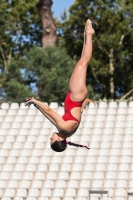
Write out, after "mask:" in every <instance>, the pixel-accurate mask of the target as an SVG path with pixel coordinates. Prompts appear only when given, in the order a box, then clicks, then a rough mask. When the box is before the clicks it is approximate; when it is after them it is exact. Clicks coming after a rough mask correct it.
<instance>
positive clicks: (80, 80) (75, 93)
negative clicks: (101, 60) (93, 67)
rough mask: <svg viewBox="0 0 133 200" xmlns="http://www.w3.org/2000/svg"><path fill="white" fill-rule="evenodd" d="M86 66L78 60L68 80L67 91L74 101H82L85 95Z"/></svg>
mask: <svg viewBox="0 0 133 200" xmlns="http://www.w3.org/2000/svg"><path fill="white" fill-rule="evenodd" d="M86 72H87V64H86V63H85V62H83V61H82V60H79V62H78V63H77V65H76V66H75V68H74V71H73V73H72V76H71V78H70V83H69V90H70V93H71V98H72V100H74V101H82V100H84V98H85V97H86V95H87V87H86Z"/></svg>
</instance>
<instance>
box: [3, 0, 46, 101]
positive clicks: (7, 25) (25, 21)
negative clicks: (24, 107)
mask: <svg viewBox="0 0 133 200" xmlns="http://www.w3.org/2000/svg"><path fill="white" fill-rule="evenodd" d="M36 4H37V0H35V1H32V0H29V1H28V2H27V1H26V0H23V1H17V0H11V1H6V0H1V6H0V16H1V17H0V93H1V96H3V95H4V94H8V95H9V93H7V92H6V91H7V88H5V87H7V85H8V86H9V84H10V83H11V81H12V82H13V79H12V80H9V76H8V75H9V73H10V72H9V71H10V69H9V64H10V62H11V59H12V58H15V59H16V60H17V61H18V59H21V57H22V56H23V50H24V49H27V50H28V49H29V48H30V47H32V46H34V45H38V46H41V40H40V38H41V32H42V31H41V22H40V16H39V14H38V10H37V8H36ZM16 67H17V68H18V69H17V70H19V71H20V70H21V68H19V67H20V66H19V65H18V66H16ZM14 76H15V73H14ZM16 79H17V80H18V77H14V80H16ZM7 81H9V82H10V83H7ZM15 84H16V82H14V85H15ZM17 84H19V83H18V82H17ZM25 89H26V88H25ZM15 94H16V93H15ZM11 98H12V97H11Z"/></svg>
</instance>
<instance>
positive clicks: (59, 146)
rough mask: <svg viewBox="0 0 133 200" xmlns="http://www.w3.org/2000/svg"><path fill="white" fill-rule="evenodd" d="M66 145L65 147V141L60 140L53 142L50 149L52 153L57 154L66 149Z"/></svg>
mask: <svg viewBox="0 0 133 200" xmlns="http://www.w3.org/2000/svg"><path fill="white" fill-rule="evenodd" d="M66 147H67V145H66V140H62V141H55V142H53V143H52V144H51V148H52V149H53V150H54V151H57V152H62V151H64V150H65V149H66Z"/></svg>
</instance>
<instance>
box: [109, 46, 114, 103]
mask: <svg viewBox="0 0 133 200" xmlns="http://www.w3.org/2000/svg"><path fill="white" fill-rule="evenodd" d="M109 66H110V97H111V99H113V98H114V55H113V49H110V52H109Z"/></svg>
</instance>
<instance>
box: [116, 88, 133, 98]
mask: <svg viewBox="0 0 133 200" xmlns="http://www.w3.org/2000/svg"><path fill="white" fill-rule="evenodd" d="M132 92H133V89H131V90H129V92H127V93H126V94H125V95H124V96H123V97H121V98H120V99H119V101H122V100H124V99H125V98H126V97H127V96H128V95H130V94H131V93H132Z"/></svg>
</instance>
